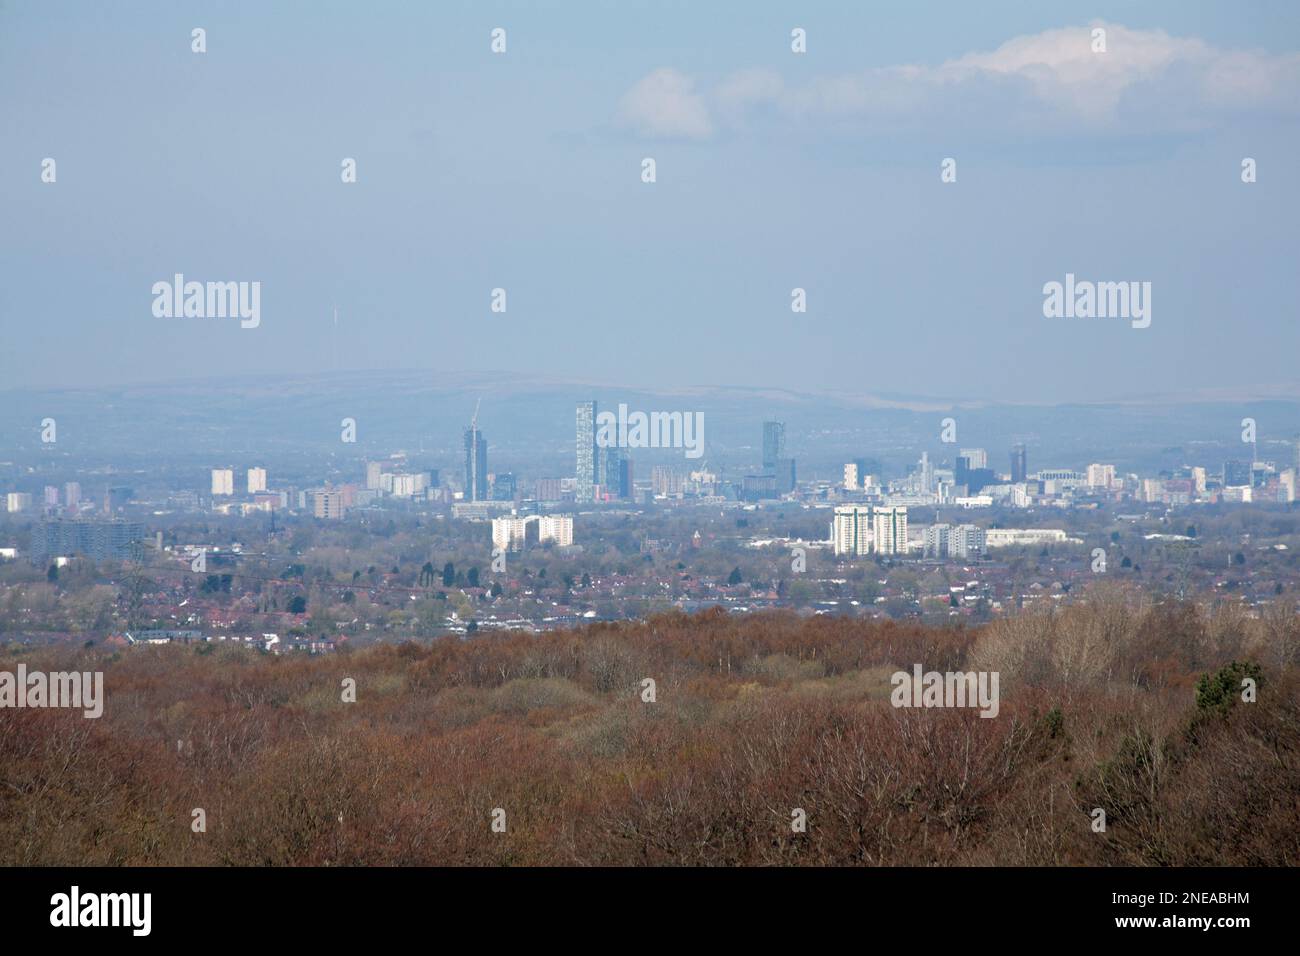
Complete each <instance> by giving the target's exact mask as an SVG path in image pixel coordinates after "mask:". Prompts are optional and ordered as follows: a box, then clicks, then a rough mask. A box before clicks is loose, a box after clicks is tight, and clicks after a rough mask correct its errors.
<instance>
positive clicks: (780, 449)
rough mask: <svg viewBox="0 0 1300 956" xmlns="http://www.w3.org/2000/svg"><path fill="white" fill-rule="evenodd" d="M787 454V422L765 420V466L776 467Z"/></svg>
mask: <svg viewBox="0 0 1300 956" xmlns="http://www.w3.org/2000/svg"><path fill="white" fill-rule="evenodd" d="M784 456H785V422H763V467H764V468H775V467H776V463H777V460H778V459H780V458H783V457H784Z"/></svg>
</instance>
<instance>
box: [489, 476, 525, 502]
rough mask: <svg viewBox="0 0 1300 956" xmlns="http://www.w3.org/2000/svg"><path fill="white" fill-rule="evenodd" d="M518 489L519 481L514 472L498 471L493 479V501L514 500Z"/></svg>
mask: <svg viewBox="0 0 1300 956" xmlns="http://www.w3.org/2000/svg"><path fill="white" fill-rule="evenodd" d="M518 490H519V482H517V481H516V480H515V476H514V473H513V472H510V471H502V472H498V473H497V474H496V476H494V477H493V479H492V500H493V501H514V500H515V494H516V492H518Z"/></svg>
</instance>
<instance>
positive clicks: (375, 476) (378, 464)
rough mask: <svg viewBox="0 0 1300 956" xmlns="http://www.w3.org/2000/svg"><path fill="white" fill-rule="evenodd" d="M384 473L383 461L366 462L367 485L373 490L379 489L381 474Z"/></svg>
mask: <svg viewBox="0 0 1300 956" xmlns="http://www.w3.org/2000/svg"><path fill="white" fill-rule="evenodd" d="M383 473H384V463H383V462H382V461H368V462H366V487H367V488H368V489H370V490H371V491H378V490H379V481H380V478H379V476H380V475H382V474H383Z"/></svg>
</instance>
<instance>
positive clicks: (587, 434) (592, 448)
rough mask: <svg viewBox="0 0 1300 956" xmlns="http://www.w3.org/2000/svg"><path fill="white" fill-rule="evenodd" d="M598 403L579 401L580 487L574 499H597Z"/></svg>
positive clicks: (581, 500)
mask: <svg viewBox="0 0 1300 956" xmlns="http://www.w3.org/2000/svg"><path fill="white" fill-rule="evenodd" d="M599 460H600V459H599V456H598V455H597V453H596V403H595V402H579V403H578V475H577V477H578V487H577V490H576V493H575V495H574V500H575V501H579V502H584V503H585V502H592V501H595V500H596V465H597V462H598V461H599Z"/></svg>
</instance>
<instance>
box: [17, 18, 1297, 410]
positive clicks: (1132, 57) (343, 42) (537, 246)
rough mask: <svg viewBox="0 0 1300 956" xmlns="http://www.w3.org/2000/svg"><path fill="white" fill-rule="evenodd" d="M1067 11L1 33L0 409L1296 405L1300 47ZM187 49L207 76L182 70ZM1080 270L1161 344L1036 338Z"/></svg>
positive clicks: (190, 62)
mask: <svg viewBox="0 0 1300 956" xmlns="http://www.w3.org/2000/svg"><path fill="white" fill-rule="evenodd" d="M1089 10H1090V13H1089V15H1087V16H1081V15H1080V14H1079V13H1078V12H1077V8H1073V9H1070V8H1067V7H1065V6H1062V5H1059V4H1032V5H1025V4H1020V3H1014V4H1013V3H992V4H980V5H978V6H977V7H976V6H970V7H968V6H966V5H951V6H945V7H944V8H943V12H942V13H941V14H936V13H935V12H934V11H933V10H930V9H928V8H927V6H926V5H904V6H902V7H894V8H876V7H868V6H862V7H858V6H856V5H852V6H848V7H846V8H844V9H834V10H832V9H829V8H828V9H826V10H821V9H814V10H810V11H808V15H807V16H802V15H801V17H799V18H798V19H799V25H800V27H801V28H802V29H804V30H806V34H807V52H806V53H805V54H803V55H793V54H792V53H791V49H790V28H791V21H790V14H789V13H788V12H787V11H786V10H785V9H784V8H783V5H778V4H749V5H746V7H745V13H744V15H743V16H740V15H736V14H735V13H734V12H728V11H727V9H726V8H725V7H713V6H710V7H708V8H706V9H700V8H699V5H696V4H680V3H654V4H651V3H639V2H637V3H621V4H618V5H617V7H611V6H606V5H599V4H571V5H570V4H566V5H564V6H563V7H562V8H559V9H546V10H543V9H542V8H539V7H537V6H536V5H531V4H509V3H505V4H477V3H450V4H437V5H424V4H393V5H381V8H380V9H378V10H373V9H362V8H358V7H355V6H354V5H341V4H275V5H265V6H263V5H247V6H238V7H229V8H227V7H209V6H206V5H196V4H188V3H179V4H176V3H166V4H161V3H139V4H130V5H128V6H124V7H118V8H100V7H82V6H58V7H54V8H49V7H48V6H45V5H40V4H31V3H8V4H6V5H5V6H4V8H3V10H0V89H3V90H4V91H5V92H4V93H3V94H2V95H0V126H2V127H3V128H4V129H5V149H4V151H3V155H0V206H3V208H4V209H5V210H6V214H5V219H6V223H7V225H8V228H7V229H6V230H5V232H4V237H3V239H0V242H2V243H3V246H0V253H2V254H3V258H4V261H5V263H6V266H7V269H6V272H7V274H8V277H9V280H10V281H7V282H5V283H4V287H3V290H0V323H3V326H4V328H3V333H4V341H5V348H4V350H3V353H2V354H0V380H2V381H3V387H7V388H34V387H50V386H82V385H103V384H113V385H122V384H129V383H138V382H158V381H178V380H185V379H188V378H190V377H192V376H195V375H201V376H202V377H203V378H205V379H209V378H215V379H216V380H218V381H219V380H220V378H221V377H222V376H225V375H240V374H254V375H262V376H266V377H267V379H268V381H273V380H274V377H275V376H276V375H281V374H292V373H301V372H322V371H331V370H336V369H397V368H427V369H430V370H434V371H435V372H436V371H440V370H445V371H496V372H505V373H513V374H526V373H529V372H536V371H542V370H544V371H545V372H546V373H547V374H550V375H554V376H558V377H560V378H565V379H570V380H573V381H576V382H598V383H609V384H615V383H626V384H631V385H634V386H639V387H646V388H654V387H676V386H686V385H748V386H760V387H776V388H784V389H793V390H799V391H806V390H813V389H816V388H820V387H827V386H832V385H833V386H835V387H838V388H842V389H845V390H848V391H861V392H866V393H887V394H889V393H893V394H905V395H909V396H922V397H924V396H932V397H938V398H951V399H958V400H1001V401H1032V402H1038V403H1052V402H1059V401H1107V400H1112V399H1116V398H1124V397H1131V396H1136V395H1145V394H1152V393H1188V392H1197V391H1200V390H1203V389H1207V388H1220V389H1222V388H1232V389H1238V390H1246V391H1250V390H1252V389H1255V390H1257V389H1258V388H1260V387H1264V386H1272V387H1276V386H1285V385H1289V384H1291V383H1293V381H1294V374H1293V369H1292V362H1291V360H1290V358H1289V356H1290V355H1292V354H1293V353H1294V352H1295V351H1296V349H1297V348H1298V347H1300V332H1298V331H1297V323H1295V322H1293V321H1291V314H1292V312H1293V311H1294V308H1293V306H1294V253H1295V243H1294V220H1295V209H1296V199H1297V192H1296V190H1297V183H1296V177H1295V176H1293V175H1291V170H1290V168H1289V167H1290V163H1291V157H1293V156H1294V155H1296V152H1297V148H1298V147H1300V141H1298V139H1297V125H1296V119H1297V111H1298V110H1300V105H1298V100H1297V98H1296V97H1295V96H1294V92H1295V89H1296V86H1297V83H1296V78H1297V73H1298V71H1300V54H1298V52H1297V51H1300V24H1298V22H1297V21H1298V19H1300V18H1297V17H1296V16H1295V15H1294V9H1293V7H1292V6H1291V5H1290V4H1286V3H1261V4H1252V6H1251V9H1250V14H1249V16H1243V15H1238V13H1237V12H1236V11H1234V10H1232V8H1231V7H1229V6H1227V5H1222V4H1207V3H1172V2H1171V3H1149V4H1141V5H1134V4H1129V3H1105V2H1103V3H1097V4H1095V5H1093V6H1091V7H1090V8H1089ZM497 20H500V21H501V22H503V23H504V22H506V21H509V24H510V30H509V34H508V38H509V47H508V50H509V52H508V53H507V54H506V55H504V56H494V55H493V54H492V52H491V51H490V49H489V41H488V40H484V39H482V37H483V36H485V35H486V34H484V33H483V31H484V30H486V29H488V28H487V27H485V26H484V24H489V22H490V23H493V24H494V23H496V22H497ZM200 22H201V24H202V26H203V27H204V28H205V29H206V31H207V36H208V47H207V51H206V53H205V54H204V55H202V56H196V55H193V54H192V53H191V51H190V49H189V47H188V45H181V46H177V47H176V48H175V49H171V48H170V47H169V45H168V42H167V38H168V37H170V36H171V35H172V34H173V33H175V32H177V31H181V32H183V33H185V34H186V35H188V34H189V32H190V29H191V27H192V26H194V25H195V24H198V23H200ZM1098 24H1099V25H1104V26H1105V28H1106V29H1107V30H1108V34H1107V38H1108V42H1107V49H1106V52H1105V53H1104V54H1094V53H1092V52H1090V51H1089V47H1088V44H1089V34H1090V30H1091V29H1092V28H1093V26H1094V25H1098ZM153 51H162V52H160V53H159V55H155V54H154V52H153ZM47 157H48V158H53V159H55V160H56V162H57V164H58V167H57V168H58V179H57V184H50V183H45V182H42V179H41V176H40V163H41V161H42V160H43V159H44V158H47ZM645 157H653V158H654V159H655V160H656V164H657V179H656V181H655V182H654V183H653V184H647V183H644V182H642V180H641V175H640V174H641V163H642V160H643V159H644V158H645ZM1245 157H1250V158H1253V159H1254V160H1255V161H1256V162H1257V163H1258V175H1257V179H1256V181H1255V182H1253V183H1250V184H1245V183H1243V182H1242V177H1241V163H1242V160H1243V158H1245ZM345 158H351V159H354V160H355V162H356V182H354V183H350V184H346V185H345V184H342V183H341V182H340V163H341V161H342V160H343V159H345ZM948 158H951V159H954V160H955V161H956V181H955V182H950V183H943V182H941V180H940V164H941V162H942V161H943V160H945V159H948ZM176 273H182V274H185V275H186V276H187V277H190V278H193V279H196V280H198V281H201V282H206V281H235V280H239V281H257V282H260V283H261V287H262V303H261V313H262V314H261V321H260V324H259V325H258V326H257V327H256V328H240V327H239V323H238V322H223V321H217V320H210V319H193V318H191V319H184V318H171V319H165V318H158V317H156V316H155V315H154V314H153V313H152V312H151V304H152V301H153V297H152V294H151V292H150V289H151V287H152V285H153V283H155V282H157V281H159V280H165V281H167V282H170V281H171V279H172V277H173V275H174V274H176ZM1067 273H1069V274H1074V275H1077V276H1078V277H1079V278H1080V279H1091V280H1098V281H1105V280H1110V281H1123V282H1128V281H1137V282H1150V283H1151V285H1152V290H1153V291H1152V312H1153V314H1152V320H1151V324H1150V326H1149V327H1147V328H1141V329H1137V328H1133V327H1131V325H1130V324H1129V323H1128V322H1126V321H1122V320H1112V319H1089V320H1084V319H1048V318H1045V317H1044V315H1043V310H1042V306H1043V293H1042V288H1043V286H1044V284H1045V283H1048V282H1051V281H1058V282H1059V281H1063V280H1064V277H1065V276H1066V275H1067ZM497 288H501V289H504V290H506V291H507V292H508V295H509V300H508V309H507V311H505V312H504V313H494V312H493V311H491V309H490V301H491V298H490V297H491V294H492V290H494V289H497ZM795 288H801V289H804V290H806V297H807V311H806V312H803V313H793V312H792V311H791V290H792V289H795ZM336 308H337V314H338V319H337V328H336V327H335V319H334V315H335V312H334V310H335V309H336ZM882 356H889V358H888V359H887V360H883V359H881V358H880V357H882ZM200 357H201V362H200V361H199V359H200Z"/></svg>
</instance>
